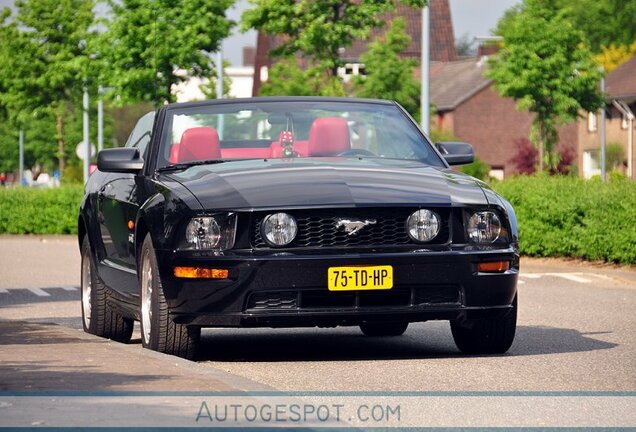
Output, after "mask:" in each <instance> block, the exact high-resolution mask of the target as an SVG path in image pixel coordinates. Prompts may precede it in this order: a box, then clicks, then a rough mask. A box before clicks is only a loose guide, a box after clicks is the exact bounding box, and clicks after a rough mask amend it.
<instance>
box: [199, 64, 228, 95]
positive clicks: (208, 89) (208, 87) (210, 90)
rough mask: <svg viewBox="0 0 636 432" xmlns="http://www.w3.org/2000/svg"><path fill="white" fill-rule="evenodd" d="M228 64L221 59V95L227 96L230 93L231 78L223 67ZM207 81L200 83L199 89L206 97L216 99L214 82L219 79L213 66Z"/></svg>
mask: <svg viewBox="0 0 636 432" xmlns="http://www.w3.org/2000/svg"><path fill="white" fill-rule="evenodd" d="M228 66H230V62H229V61H227V60H223V97H224V98H226V99H227V98H228V97H229V95H230V87H231V86H232V78H230V76H229V75H228V74H227V73H225V69H226V68H227V67H228ZM208 78H209V81H208V82H206V83H204V84H201V85H200V86H199V89H200V90H201V92H202V93H203V94H204V95H205V98H206V99H216V83H217V81H218V80H219V78H218V72H217V70H216V67H215V68H212V70H211V71H210V76H209V77H208Z"/></svg>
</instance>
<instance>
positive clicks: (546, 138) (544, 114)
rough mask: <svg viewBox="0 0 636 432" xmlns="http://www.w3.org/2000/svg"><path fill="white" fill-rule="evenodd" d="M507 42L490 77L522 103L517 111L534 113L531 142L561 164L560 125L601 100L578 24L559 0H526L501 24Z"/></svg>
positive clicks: (552, 162) (597, 76)
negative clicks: (573, 22)
mask: <svg viewBox="0 0 636 432" xmlns="http://www.w3.org/2000/svg"><path fill="white" fill-rule="evenodd" d="M499 31H500V35H501V36H503V37H504V43H503V47H502V49H501V51H500V52H499V53H498V55H496V56H494V57H493V58H492V59H491V62H490V70H489V71H488V72H487V75H488V77H489V78H491V79H493V80H494V82H495V87H496V88H497V89H498V90H499V93H500V94H501V95H502V96H507V97H512V98H514V99H515V100H517V101H518V103H517V106H518V108H519V109H527V110H529V111H530V112H531V113H533V114H535V116H534V119H533V123H532V126H533V127H532V136H531V138H532V140H533V141H534V142H535V144H537V145H538V146H539V148H540V151H541V150H542V149H544V150H545V155H544V158H543V160H542V159H541V158H540V163H543V162H544V161H546V162H547V164H548V167H549V168H550V169H551V170H554V169H556V166H557V165H558V162H559V157H558V153H557V152H556V148H557V145H558V133H557V126H558V125H559V124H561V123H564V122H567V121H571V120H574V119H576V118H577V116H578V113H579V112H580V111H581V110H586V111H595V110H597V109H598V108H599V107H600V106H601V104H602V103H603V99H602V97H601V95H600V94H599V90H598V83H599V80H600V77H601V72H600V71H599V70H598V68H597V66H596V64H595V62H594V61H593V58H592V54H591V52H590V51H589V50H588V49H587V48H586V47H585V44H584V41H585V39H584V35H583V33H582V32H581V31H580V30H578V29H577V28H575V27H574V25H573V24H572V22H571V20H570V19H569V18H568V17H567V15H566V11H565V10H564V9H562V8H560V7H558V5H557V4H556V1H555V0H525V1H524V3H523V5H521V7H520V8H519V9H518V11H517V12H516V13H513V14H509V15H506V16H505V21H504V22H503V23H500V26H499Z"/></svg>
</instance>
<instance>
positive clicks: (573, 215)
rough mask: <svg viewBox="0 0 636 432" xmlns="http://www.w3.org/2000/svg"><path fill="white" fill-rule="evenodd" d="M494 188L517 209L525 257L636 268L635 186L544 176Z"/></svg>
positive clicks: (509, 181) (615, 179) (514, 180)
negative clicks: (581, 260)
mask: <svg viewBox="0 0 636 432" xmlns="http://www.w3.org/2000/svg"><path fill="white" fill-rule="evenodd" d="M492 186H493V188H494V189H496V190H497V192H499V193H500V194H502V195H503V196H504V197H506V198H507V199H508V200H509V201H510V203H511V204H512V205H513V207H514V208H515V211H516V213H517V218H518V221H519V242H520V249H521V253H522V254H524V255H531V256H543V257H548V256H565V257H577V258H583V259H587V260H604V261H611V262H616V263H622V264H634V263H636V224H634V223H633V219H634V215H636V185H635V184H634V182H632V181H630V180H627V179H625V178H621V177H619V176H614V177H612V178H611V181H610V182H608V183H601V182H600V180H596V179H594V180H583V179H581V178H578V177H572V176H568V177H563V176H554V177H549V176H547V175H538V176H519V177H513V178H511V179H506V180H504V181H502V182H497V183H493V185H492Z"/></svg>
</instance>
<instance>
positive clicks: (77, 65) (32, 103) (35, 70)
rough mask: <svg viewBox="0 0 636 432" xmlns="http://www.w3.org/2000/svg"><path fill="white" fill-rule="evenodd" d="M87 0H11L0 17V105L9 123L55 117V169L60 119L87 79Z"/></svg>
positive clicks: (62, 136) (62, 149)
mask: <svg viewBox="0 0 636 432" xmlns="http://www.w3.org/2000/svg"><path fill="white" fill-rule="evenodd" d="M93 6H94V3H93V1H91V0H17V1H16V2H15V7H16V9H17V14H16V15H15V16H12V14H11V11H10V10H9V9H5V10H4V11H3V14H2V20H1V21H0V26H1V27H2V29H1V30H0V35H1V36H2V43H1V44H0V45H2V48H1V49H0V76H1V77H2V78H1V80H2V82H3V84H2V87H4V91H3V92H1V93H0V105H3V106H4V107H5V108H6V111H7V113H8V114H9V118H10V121H11V123H12V124H14V125H19V124H25V123H27V122H28V123H31V122H32V121H33V118H34V116H35V117H42V118H46V117H47V116H48V115H52V116H53V118H54V119H55V133H54V134H53V135H54V136H55V139H56V141H57V157H58V164H59V168H60V170H63V169H64V167H65V163H66V153H67V149H66V132H65V125H64V119H65V117H66V116H67V115H68V113H69V111H72V110H73V103H74V102H75V101H77V100H78V99H79V95H80V94H81V92H82V87H83V86H84V85H87V84H88V82H87V81H88V80H87V79H88V71H89V64H90V58H89V44H90V41H91V40H92V39H93V38H94V36H95V32H94V30H93V26H94V24H95V17H94V15H93Z"/></svg>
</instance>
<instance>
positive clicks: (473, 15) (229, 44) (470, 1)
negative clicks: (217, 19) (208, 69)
mask: <svg viewBox="0 0 636 432" xmlns="http://www.w3.org/2000/svg"><path fill="white" fill-rule="evenodd" d="M449 1H450V7H451V17H452V20H453V29H454V32H455V38H456V39H458V38H460V37H461V36H462V35H464V34H468V36H469V37H471V38H472V37H475V36H488V35H490V30H491V29H493V28H494V27H495V25H496V24H497V21H498V20H499V18H500V17H501V16H502V15H503V13H504V11H505V10H506V9H508V8H510V7H512V6H514V5H515V4H517V3H519V2H520V1H521V0H449ZM13 2H14V0H0V7H4V6H13ZM247 7H249V3H248V1H247V0H237V2H236V4H235V5H234V7H233V8H232V9H231V10H229V11H228V17H229V18H231V19H233V20H234V21H238V20H239V19H240V16H241V13H242V12H243V11H244V10H245V9H246V8H247ZM245 45H256V32H255V31H253V30H252V31H249V32H247V33H244V34H242V33H240V31H239V30H238V29H237V28H235V29H234V31H233V33H232V35H231V36H230V37H228V38H227V39H226V40H225V41H223V54H224V56H225V58H227V59H228V60H229V61H230V63H231V64H232V65H233V66H240V65H241V64H242V61H243V46H245Z"/></svg>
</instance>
